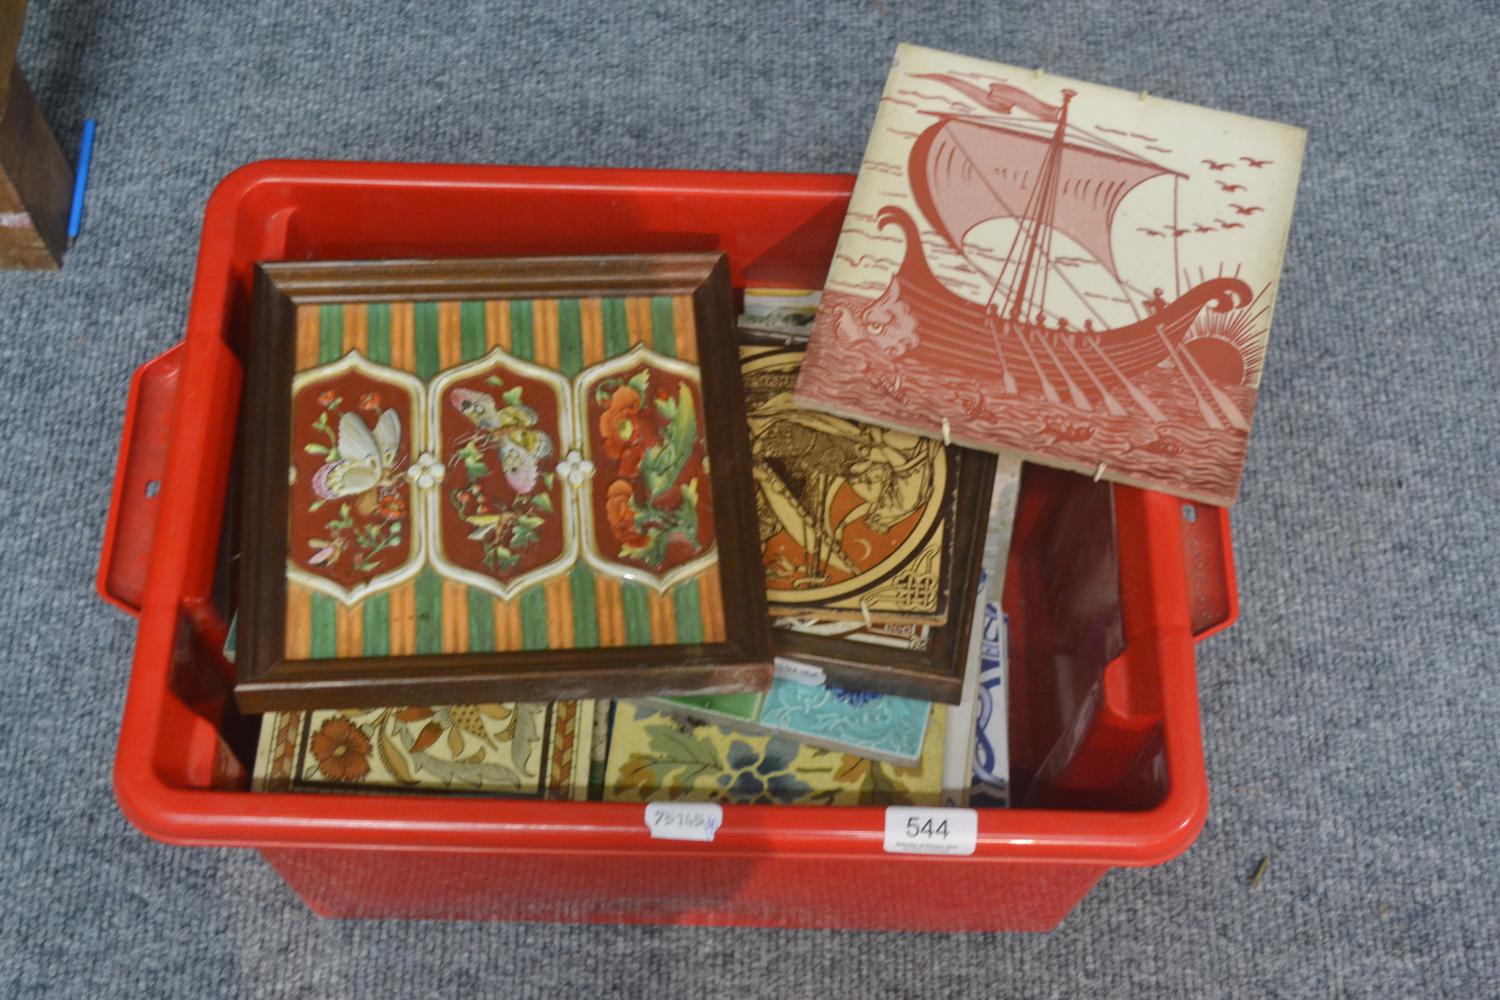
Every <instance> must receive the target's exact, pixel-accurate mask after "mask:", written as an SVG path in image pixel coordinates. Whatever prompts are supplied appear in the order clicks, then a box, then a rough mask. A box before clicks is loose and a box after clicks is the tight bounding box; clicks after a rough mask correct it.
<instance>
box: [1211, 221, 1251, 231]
mask: <svg viewBox="0 0 1500 1000" xmlns="http://www.w3.org/2000/svg"><path fill="white" fill-rule="evenodd" d="M1214 221H1215V222H1217V223H1218V224H1219V228H1220V229H1244V228H1245V224H1244V223H1243V222H1225V221H1224V220H1223V219H1215V220H1214Z"/></svg>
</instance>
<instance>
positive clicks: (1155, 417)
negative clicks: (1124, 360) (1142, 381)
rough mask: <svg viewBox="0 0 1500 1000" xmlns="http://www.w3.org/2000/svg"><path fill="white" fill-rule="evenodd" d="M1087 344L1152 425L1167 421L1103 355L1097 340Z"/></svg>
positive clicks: (1153, 404) (1157, 408) (1116, 366)
mask: <svg viewBox="0 0 1500 1000" xmlns="http://www.w3.org/2000/svg"><path fill="white" fill-rule="evenodd" d="M1088 343H1089V346H1090V347H1092V348H1093V349H1094V353H1095V354H1098V355H1099V357H1100V359H1101V360H1103V362H1104V364H1105V365H1106V366H1107V367H1108V368H1109V370H1110V371H1111V372H1113V373H1114V376H1115V378H1117V379H1119V380H1120V384H1121V385H1123V386H1125V391H1126V392H1128V393H1130V398H1131V399H1132V400H1134V401H1135V405H1136V406H1139V407H1140V408H1141V409H1142V410H1143V411H1144V412H1145V414H1146V416H1148V417H1150V418H1151V421H1152V422H1153V423H1158V424H1159V423H1162V422H1164V421H1165V420H1166V419H1167V415H1166V414H1165V413H1163V412H1161V409H1160V408H1159V407H1157V405H1156V404H1155V403H1153V402H1151V400H1150V398H1148V397H1147V395H1146V394H1145V393H1144V392H1142V391H1141V390H1140V389H1139V388H1138V387H1137V386H1136V384H1135V383H1134V382H1132V381H1130V377H1129V376H1128V375H1126V374H1125V373H1124V372H1122V371H1120V366H1119V365H1117V364H1115V363H1114V362H1113V361H1111V360H1110V359H1109V355H1108V354H1105V353H1104V348H1103V347H1100V346H1099V338H1097V337H1095V338H1094V339H1093V340H1091V341H1089V342H1088Z"/></svg>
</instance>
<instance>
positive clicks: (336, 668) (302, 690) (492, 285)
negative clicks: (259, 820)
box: [235, 253, 772, 713]
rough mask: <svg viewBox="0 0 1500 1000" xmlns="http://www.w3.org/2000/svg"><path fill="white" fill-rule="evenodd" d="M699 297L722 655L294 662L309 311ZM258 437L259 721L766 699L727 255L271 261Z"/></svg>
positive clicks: (245, 577) (627, 650) (261, 283)
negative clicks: (292, 533)
mask: <svg viewBox="0 0 1500 1000" xmlns="http://www.w3.org/2000/svg"><path fill="white" fill-rule="evenodd" d="M668 295H670V296H690V297H691V301H692V312H693V319H694V327H695V332H696V340H697V352H698V363H697V364H698V375H699V382H700V389H701V392H702V397H703V400H704V406H703V411H704V412H703V425H702V434H703V435H704V437H705V444H706V448H707V451H708V453H709V455H710V456H711V458H712V460H711V461H710V462H707V463H706V464H707V476H708V480H709V485H710V488H711V494H712V502H713V512H714V522H715V542H716V547H717V565H718V572H719V585H720V591H719V592H720V594H721V595H722V605H723V641H717V642H698V643H688V644H682V645H635V646H609V647H598V648H582V647H580V648H569V649H538V650H528V651H516V652H495V653H442V654H434V653H416V654H413V655H403V656H370V657H341V658H334V659H288V658H287V657H286V655H285V648H286V638H285V636H286V627H287V622H286V614H287V606H286V600H287V596H286V595H287V568H288V535H289V531H288V523H289V522H288V517H289V497H290V493H291V486H290V485H289V483H288V476H287V457H288V454H289V453H290V451H291V444H292V414H291V409H292V407H291V400H292V379H293V374H294V369H295V367H296V362H295V357H294V344H295V335H296V329H295V328H296V317H297V311H298V307H300V306H307V305H331V304H354V303H371V302H430V301H442V300H446V301H452V300H466V301H472V300H496V299H498V300H514V299H528V300H541V299H547V298H559V299H563V298H580V299H581V298H590V297H617V296H668ZM241 420H242V424H243V426H244V428H245V456H246V458H245V465H244V487H243V493H242V531H241V538H242V551H243V555H242V559H241V567H240V588H239V592H240V601H241V603H240V607H239V626H238V629H239V632H238V670H239V676H238V682H237V684H236V686H235V695H236V698H237V700H238V702H239V704H240V706H241V708H242V709H244V710H245V711H247V712H252V713H260V712H266V711H272V710H306V709H317V708H359V707H380V706H389V705H448V704H467V703H475V702H503V701H547V700H554V699H575V698H612V697H629V696H637V695H648V694H661V693H669V692H670V693H678V692H680V693H685V694H692V693H712V692H728V691H743V690H764V689H765V688H766V687H767V686H768V685H769V684H770V680H771V674H772V665H771V645H770V629H769V625H768V618H767V614H766V600H765V579H764V573H763V571H762V569H761V565H760V547H759V542H758V539H757V538H756V528H755V514H754V508H753V506H752V505H751V503H750V500H751V497H752V492H751V491H752V489H753V485H752V481H751V469H750V461H749V439H748V431H747V425H746V421H745V413H744V395H743V389H742V386H741V383H740V369H739V360H738V354H737V340H736V336H735V328H734V316H733V304H732V293H731V289H730V284H729V272H728V265H727V262H726V259H725V258H724V256H723V255H722V254H718V253H682V254H650V255H638V256H620V257H602V256H601V257H569V258H560V257H559V258H511V259H476V260H402V261H377V262H367V261H344V262H311V263H297V262H285V263H266V264H262V265H259V266H258V267H257V269H256V275H255V287H254V294H253V316H252V332H251V342H250V347H249V359H248V367H247V376H246V393H245V399H244V402H243V405H242V409H241Z"/></svg>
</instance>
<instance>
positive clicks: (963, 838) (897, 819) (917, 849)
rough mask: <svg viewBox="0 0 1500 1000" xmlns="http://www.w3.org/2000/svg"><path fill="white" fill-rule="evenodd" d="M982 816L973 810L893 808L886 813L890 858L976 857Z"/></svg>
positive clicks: (887, 848)
mask: <svg viewBox="0 0 1500 1000" xmlns="http://www.w3.org/2000/svg"><path fill="white" fill-rule="evenodd" d="M978 842H979V814H978V813H977V812H975V811H974V810H973V809H938V808H935V807H933V808H914V807H911V806H890V807H889V808H887V809H886V811H885V849H886V853H888V854H973V853H974V847H975V845H976V844H977V843H978Z"/></svg>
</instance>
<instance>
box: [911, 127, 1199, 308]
mask: <svg viewBox="0 0 1500 1000" xmlns="http://www.w3.org/2000/svg"><path fill="white" fill-rule="evenodd" d="M1052 145H1053V135H1052V129H1051V128H1050V127H1049V128H1048V129H1047V130H1046V131H1045V132H1033V131H1027V130H1026V129H1025V128H1023V127H1021V125H1020V123H1018V124H1017V125H1014V126H1012V125H1008V124H994V123H990V122H981V121H974V120H971V119H967V118H955V117H948V116H943V117H941V118H940V119H939V120H938V121H937V122H936V123H934V124H933V125H930V126H928V127H927V129H926V130H925V131H924V132H923V133H922V134H921V135H920V136H918V137H917V140H916V141H915V142H914V143H913V144H912V150H911V161H910V170H909V171H908V174H909V176H910V178H911V189H912V195H913V196H914V197H915V199H916V202H917V207H918V208H920V209H921V211H922V214H923V215H924V216H926V218H927V221H928V222H929V223H930V224H931V225H932V227H933V228H934V229H935V230H937V232H938V234H939V235H940V236H942V238H943V239H944V240H946V241H947V242H948V243H949V244H950V245H951V246H952V247H953V248H954V250H956V251H957V252H959V253H960V254H962V253H963V241H964V237H965V236H966V235H967V234H968V232H969V230H971V229H973V228H974V227H975V226H977V225H979V224H980V223H981V222H988V221H990V220H991V219H1005V218H1015V219H1018V220H1023V221H1024V219H1025V216H1026V214H1027V206H1028V203H1029V202H1030V201H1031V199H1032V196H1033V191H1034V188H1035V187H1036V185H1037V183H1038V180H1039V179H1040V178H1042V176H1043V174H1044V169H1043V168H1044V166H1045V165H1046V164H1045V161H1046V159H1047V154H1048V151H1049V149H1050V148H1051V146H1052ZM1055 170H1056V178H1055V181H1054V185H1055V186H1054V187H1053V192H1054V194H1053V197H1054V199H1055V201H1054V203H1053V206H1052V215H1051V219H1050V225H1051V228H1053V229H1055V230H1057V231H1058V232H1061V233H1063V234H1064V235H1066V236H1068V237H1069V238H1070V239H1072V240H1073V242H1075V243H1077V244H1078V245H1079V246H1081V247H1082V248H1083V249H1084V250H1085V251H1087V252H1088V253H1089V254H1091V255H1092V256H1093V257H1094V259H1095V260H1097V261H1098V262H1099V263H1100V264H1101V265H1103V266H1104V267H1105V268H1107V269H1108V270H1109V272H1110V274H1111V275H1112V276H1113V277H1115V278H1116V279H1117V280H1118V279H1119V277H1120V275H1119V273H1118V271H1117V270H1116V269H1115V259H1114V251H1113V248H1112V247H1111V241H1110V227H1111V225H1112V224H1113V222H1114V217H1115V210H1116V209H1117V208H1119V206H1120V202H1121V201H1123V200H1124V199H1125V196H1126V195H1128V194H1129V193H1130V192H1131V191H1132V190H1134V188H1135V187H1136V186H1137V185H1138V184H1140V183H1142V182H1143V181H1147V180H1150V179H1151V178H1153V177H1159V176H1161V175H1163V174H1175V173H1176V171H1174V170H1171V169H1169V168H1167V167H1163V166H1159V165H1157V164H1155V163H1151V162H1150V161H1148V160H1143V159H1140V158H1138V157H1134V156H1131V155H1129V154H1128V153H1125V152H1123V151H1118V152H1117V151H1114V150H1110V149H1107V148H1102V147H1101V148H1095V147H1093V146H1086V145H1082V144H1080V143H1075V142H1064V143H1062V146H1061V151H1060V155H1059V157H1058V160H1057V165H1056V167H1055ZM1179 176H1180V175H1179Z"/></svg>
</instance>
